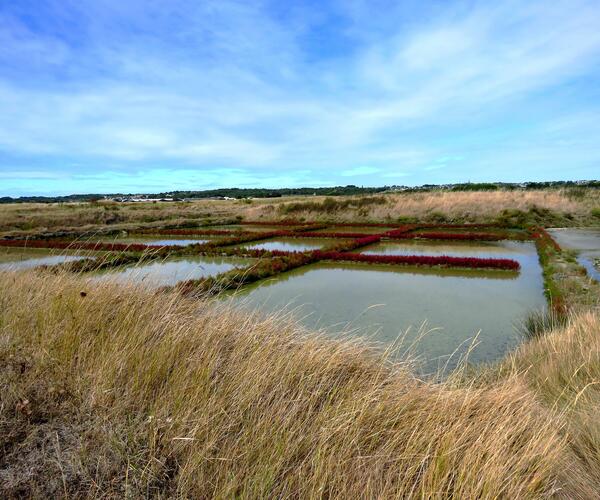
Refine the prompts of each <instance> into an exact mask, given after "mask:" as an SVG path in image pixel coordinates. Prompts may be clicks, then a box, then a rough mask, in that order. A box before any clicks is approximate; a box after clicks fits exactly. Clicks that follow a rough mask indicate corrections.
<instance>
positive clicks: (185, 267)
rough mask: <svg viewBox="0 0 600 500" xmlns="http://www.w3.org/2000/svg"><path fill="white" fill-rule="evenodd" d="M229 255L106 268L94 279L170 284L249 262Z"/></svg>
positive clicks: (153, 285)
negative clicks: (108, 269)
mask: <svg viewBox="0 0 600 500" xmlns="http://www.w3.org/2000/svg"><path fill="white" fill-rule="evenodd" d="M249 262H250V261H249V260H247V259H237V258H229V257H214V258H213V257H182V258H173V259H168V260H161V261H156V262H150V263H147V264H140V265H137V266H130V267H126V268H121V269H113V270H110V271H105V272H103V273H102V274H101V275H99V276H96V277H94V278H93V279H94V280H100V281H115V282H120V283H138V284H144V285H147V286H150V287H159V286H172V285H175V284H177V283H179V282H180V281H185V280H190V279H200V278H206V277H209V276H216V275H217V274H220V273H224V272H226V271H229V270H231V269H234V268H242V267H245V266H247V265H248V264H249Z"/></svg>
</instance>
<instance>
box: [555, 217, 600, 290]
mask: <svg viewBox="0 0 600 500" xmlns="http://www.w3.org/2000/svg"><path fill="white" fill-rule="evenodd" d="M548 232H549V233H550V234H551V235H552V237H553V238H554V239H555V240H556V242H557V243H558V244H559V245H560V246H561V247H563V248H566V249H569V250H576V251H577V252H578V253H579V254H578V256H577V262H579V264H581V265H582V266H583V267H584V268H585V270H586V271H587V273H588V276H590V278H593V279H595V280H596V281H600V270H598V268H597V267H596V266H595V265H594V261H596V260H598V259H600V228H554V229H548Z"/></svg>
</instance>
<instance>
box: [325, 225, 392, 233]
mask: <svg viewBox="0 0 600 500" xmlns="http://www.w3.org/2000/svg"><path fill="white" fill-rule="evenodd" d="M397 227H398V226H389V227H366V226H328V227H327V228H325V229H317V230H316V231H314V232H315V233H363V234H379V233H385V232H386V231H391V230H392V229H397Z"/></svg>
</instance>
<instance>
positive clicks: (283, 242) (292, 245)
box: [239, 238, 348, 252]
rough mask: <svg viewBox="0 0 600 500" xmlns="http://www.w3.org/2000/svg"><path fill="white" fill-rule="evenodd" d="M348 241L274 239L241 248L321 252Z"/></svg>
mask: <svg viewBox="0 0 600 500" xmlns="http://www.w3.org/2000/svg"><path fill="white" fill-rule="evenodd" d="M346 241H348V240H346V239H343V238H273V239H271V240H266V241H257V242H254V243H245V244H243V245H239V246H240V248H247V249H249V250H282V251H286V252H305V251H307V250H319V249H322V248H325V247H329V246H332V245H337V244H341V243H343V242H346Z"/></svg>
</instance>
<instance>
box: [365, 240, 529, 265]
mask: <svg viewBox="0 0 600 500" xmlns="http://www.w3.org/2000/svg"><path fill="white" fill-rule="evenodd" d="M355 252H359V253H364V254H368V255H436V256H440V255H448V256H450V257H478V258H482V259H488V258H495V259H499V258H502V259H515V260H518V258H517V257H519V255H529V256H535V258H537V254H536V250H535V245H534V244H533V243H531V242H521V241H505V240H503V241H490V242H487V241H436V240H388V241H381V242H379V243H375V244H373V245H369V246H367V247H363V248H359V249H357V250H355Z"/></svg>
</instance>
